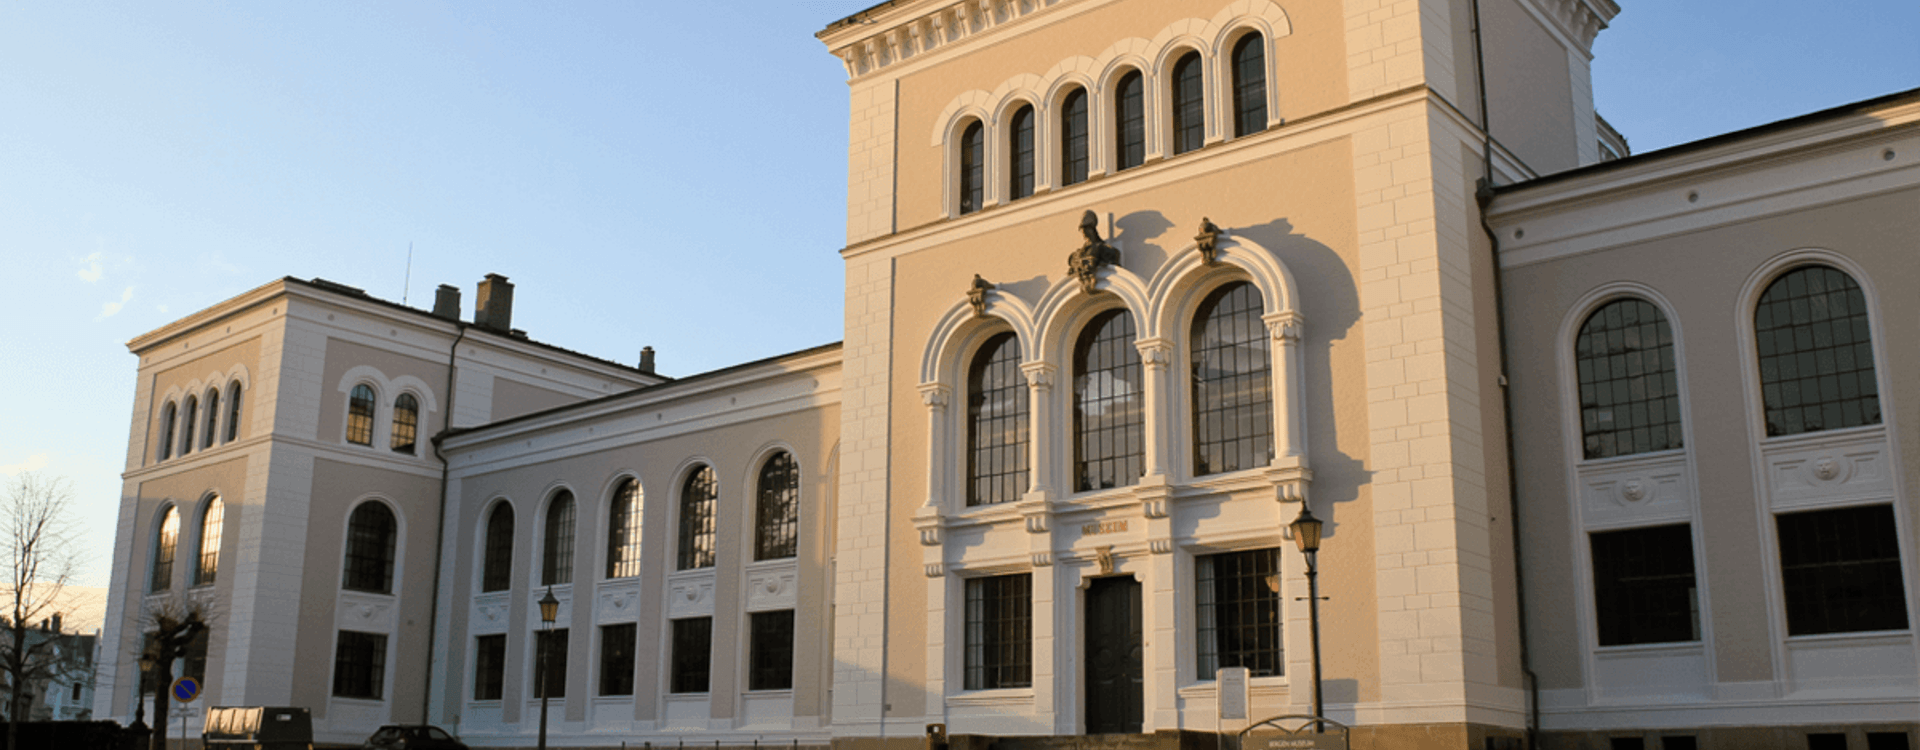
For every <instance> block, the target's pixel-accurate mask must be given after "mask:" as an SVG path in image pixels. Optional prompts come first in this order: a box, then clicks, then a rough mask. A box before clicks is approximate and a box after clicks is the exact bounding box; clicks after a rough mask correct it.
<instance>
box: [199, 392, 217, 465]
mask: <svg viewBox="0 0 1920 750" xmlns="http://www.w3.org/2000/svg"><path fill="white" fill-rule="evenodd" d="M206 403H207V424H206V429H203V430H201V431H200V448H201V450H205V449H207V448H212V447H213V441H214V440H215V439H216V438H218V437H219V436H220V389H219V388H208V389H207V399H206Z"/></svg>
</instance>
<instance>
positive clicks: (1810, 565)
mask: <svg viewBox="0 0 1920 750" xmlns="http://www.w3.org/2000/svg"><path fill="white" fill-rule="evenodd" d="M1775 523H1776V526H1777V528H1778V530H1779V533H1780V577H1781V582H1782V583H1783V584H1784V588H1785V590H1786V600H1787V632H1788V633H1789V634H1791V635H1816V634H1820V633H1853V632H1861V631H1871V630H1904V629H1906V627H1907V602H1906V596H1905V583H1904V582H1903V581H1902V580H1901V572H1900V542H1899V539H1898V536H1897V535H1896V533H1895V531H1894V530H1895V529H1896V528H1898V527H1897V526H1896V525H1895V522H1894V516H1893V506H1891V505H1868V506H1862V507H1856V508H1841V509H1838V510H1816V511H1805V512H1800V513H1785V514H1781V515H1780V516H1778V517H1776V519H1775Z"/></svg>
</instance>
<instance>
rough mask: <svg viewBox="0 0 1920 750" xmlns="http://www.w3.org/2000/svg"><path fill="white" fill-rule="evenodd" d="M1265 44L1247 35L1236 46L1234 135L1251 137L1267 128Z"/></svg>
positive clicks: (1254, 36) (1234, 61)
mask: <svg viewBox="0 0 1920 750" xmlns="http://www.w3.org/2000/svg"><path fill="white" fill-rule="evenodd" d="M1266 54H1267V53H1266V41H1265V39H1263V38H1262V37H1261V36H1260V35H1259V34H1248V35H1246V36H1245V37H1242V38H1241V39H1240V42H1239V43H1238V44H1235V45H1234V47H1233V120H1234V122H1233V134H1234V136H1235V137H1239V136H1243V135H1251V134H1253V133H1258V132H1260V131H1262V130H1265V129H1266V128H1267V61H1266Z"/></svg>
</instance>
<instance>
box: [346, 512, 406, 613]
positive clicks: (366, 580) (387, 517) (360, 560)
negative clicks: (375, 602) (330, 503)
mask: <svg viewBox="0 0 1920 750" xmlns="http://www.w3.org/2000/svg"><path fill="white" fill-rule="evenodd" d="M395 525H396V524H395V523H394V520H393V511H391V510H388V509H387V504H386V503H383V502H380V501H378V500H368V501H366V502H364V503H361V504H360V507H358V508H354V509H353V515H351V516H348V517H347V569H346V574H345V575H344V576H343V581H342V583H341V584H340V585H341V588H345V589H347V590H349V591H368V592H372V593H375V594H390V593H393V544H394V536H395V534H394V527H395Z"/></svg>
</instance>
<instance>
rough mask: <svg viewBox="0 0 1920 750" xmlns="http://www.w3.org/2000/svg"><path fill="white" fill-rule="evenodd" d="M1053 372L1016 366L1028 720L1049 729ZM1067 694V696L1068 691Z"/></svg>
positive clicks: (1053, 618)
mask: <svg viewBox="0 0 1920 750" xmlns="http://www.w3.org/2000/svg"><path fill="white" fill-rule="evenodd" d="M1055 370H1056V368H1055V367H1054V366H1053V365H1052V364H1049V363H1046V362H1028V363H1026V364H1023V365H1021V366H1020V372H1021V374H1023V375H1025V376H1026V378H1027V388H1028V393H1027V395H1028V400H1027V420H1028V422H1027V430H1028V432H1027V440H1028V442H1027V445H1028V447H1029V449H1030V451H1029V453H1028V454H1027V455H1028V456H1029V459H1028V460H1029V461H1030V462H1031V463H1029V464H1028V465H1027V472H1028V479H1029V480H1030V484H1029V485H1028V487H1029V488H1030V489H1029V490H1028V492H1027V494H1026V497H1024V498H1022V499H1021V501H1020V505H1021V509H1020V510H1021V518H1022V520H1023V521H1024V522H1025V523H1026V527H1027V540H1028V547H1027V549H1028V554H1029V556H1030V558H1031V561H1032V563H1033V579H1032V580H1033V605H1032V606H1033V608H1032V610H1030V611H1031V612H1032V613H1033V721H1034V722H1035V723H1036V724H1040V725H1042V726H1045V725H1051V724H1052V723H1053V716H1054V714H1055V705H1054V703H1055V700H1056V697H1057V695H1058V692H1059V691H1057V690H1056V686H1055V684H1054V681H1055V679H1056V676H1057V675H1061V674H1063V673H1064V670H1061V669H1059V668H1058V666H1057V664H1056V662H1057V656H1058V655H1057V653H1056V647H1057V646H1059V644H1060V643H1061V640H1060V638H1059V637H1058V634H1059V630H1060V623H1059V621H1058V619H1057V615H1058V612H1057V611H1056V610H1057V609H1058V608H1057V606H1056V604H1057V597H1056V596H1055V592H1057V591H1061V590H1062V589H1061V587H1060V586H1059V582H1058V580H1057V578H1058V576H1059V575H1061V570H1060V568H1059V566H1056V565H1054V564H1053V556H1054V554H1053V547H1054V545H1053V486H1054V479H1055V476H1054V475H1055V474H1056V471H1055V470H1054V466H1053V444H1054V442H1055V439H1054V438H1055V436H1054V434H1053V433H1054V430H1053V414H1054V404H1053V376H1054V372H1055ZM1069 694H1071V692H1070V691H1069Z"/></svg>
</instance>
